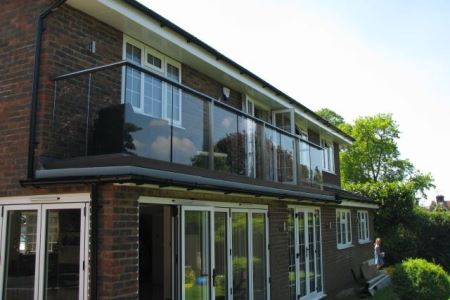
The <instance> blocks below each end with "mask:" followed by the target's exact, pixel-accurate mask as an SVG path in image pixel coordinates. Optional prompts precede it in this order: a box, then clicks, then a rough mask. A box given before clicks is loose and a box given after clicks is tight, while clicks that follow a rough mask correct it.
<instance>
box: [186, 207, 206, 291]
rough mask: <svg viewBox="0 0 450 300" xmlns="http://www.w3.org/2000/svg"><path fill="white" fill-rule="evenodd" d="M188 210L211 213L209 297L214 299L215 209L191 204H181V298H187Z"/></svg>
mask: <svg viewBox="0 0 450 300" xmlns="http://www.w3.org/2000/svg"><path fill="white" fill-rule="evenodd" d="M186 211H203V212H208V214H209V220H208V221H209V222H208V223H209V224H208V226H209V228H208V229H209V247H207V249H208V251H209V263H208V267H209V274H208V282H209V285H208V293H209V295H208V296H209V297H208V299H214V292H215V291H214V287H213V282H212V279H213V278H212V270H213V269H214V259H215V257H214V243H213V241H214V210H213V208H212V207H208V206H191V205H185V206H181V234H180V238H181V248H180V251H181V264H180V266H181V280H180V282H181V299H182V300H185V299H186V287H185V275H186V274H185V271H186V267H185V265H186V251H185V246H186V228H185V220H186Z"/></svg>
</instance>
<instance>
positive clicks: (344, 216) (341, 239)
mask: <svg viewBox="0 0 450 300" xmlns="http://www.w3.org/2000/svg"><path fill="white" fill-rule="evenodd" d="M336 236H337V248H338V249H343V248H347V247H350V246H351V245H352V219H351V213H350V210H349V209H336Z"/></svg>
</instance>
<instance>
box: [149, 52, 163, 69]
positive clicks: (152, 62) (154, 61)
mask: <svg viewBox="0 0 450 300" xmlns="http://www.w3.org/2000/svg"><path fill="white" fill-rule="evenodd" d="M147 63H149V64H150V65H153V66H155V67H157V68H158V69H161V67H162V62H161V59H159V58H158V57H156V56H153V55H151V54H149V53H147Z"/></svg>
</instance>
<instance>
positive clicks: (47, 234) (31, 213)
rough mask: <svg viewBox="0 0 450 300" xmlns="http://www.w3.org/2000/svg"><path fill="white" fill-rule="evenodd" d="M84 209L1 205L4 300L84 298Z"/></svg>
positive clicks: (80, 205) (0, 273) (0, 280)
mask: <svg viewBox="0 0 450 300" xmlns="http://www.w3.org/2000/svg"><path fill="white" fill-rule="evenodd" d="M85 206H86V204H84V203H68V204H26V205H4V206H2V205H0V210H1V218H0V240H1V243H0V257H1V259H0V294H1V296H0V298H1V299H25V300H26V299H49V300H51V299H84V294H85V293H84V281H85V271H84V261H85V251H84V249H85V239H86V236H85V235H86V230H85V228H86V216H85V211H86V210H85Z"/></svg>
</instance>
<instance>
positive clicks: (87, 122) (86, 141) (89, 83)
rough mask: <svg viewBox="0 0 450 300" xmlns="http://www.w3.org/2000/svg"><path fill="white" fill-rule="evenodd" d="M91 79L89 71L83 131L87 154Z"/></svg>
mask: <svg viewBox="0 0 450 300" xmlns="http://www.w3.org/2000/svg"><path fill="white" fill-rule="evenodd" d="M91 80H92V73H89V80H88V93H87V108H86V133H85V141H84V142H85V150H84V155H85V156H87V155H88V148H89V142H88V141H89V119H90V116H89V115H90V112H91Z"/></svg>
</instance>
